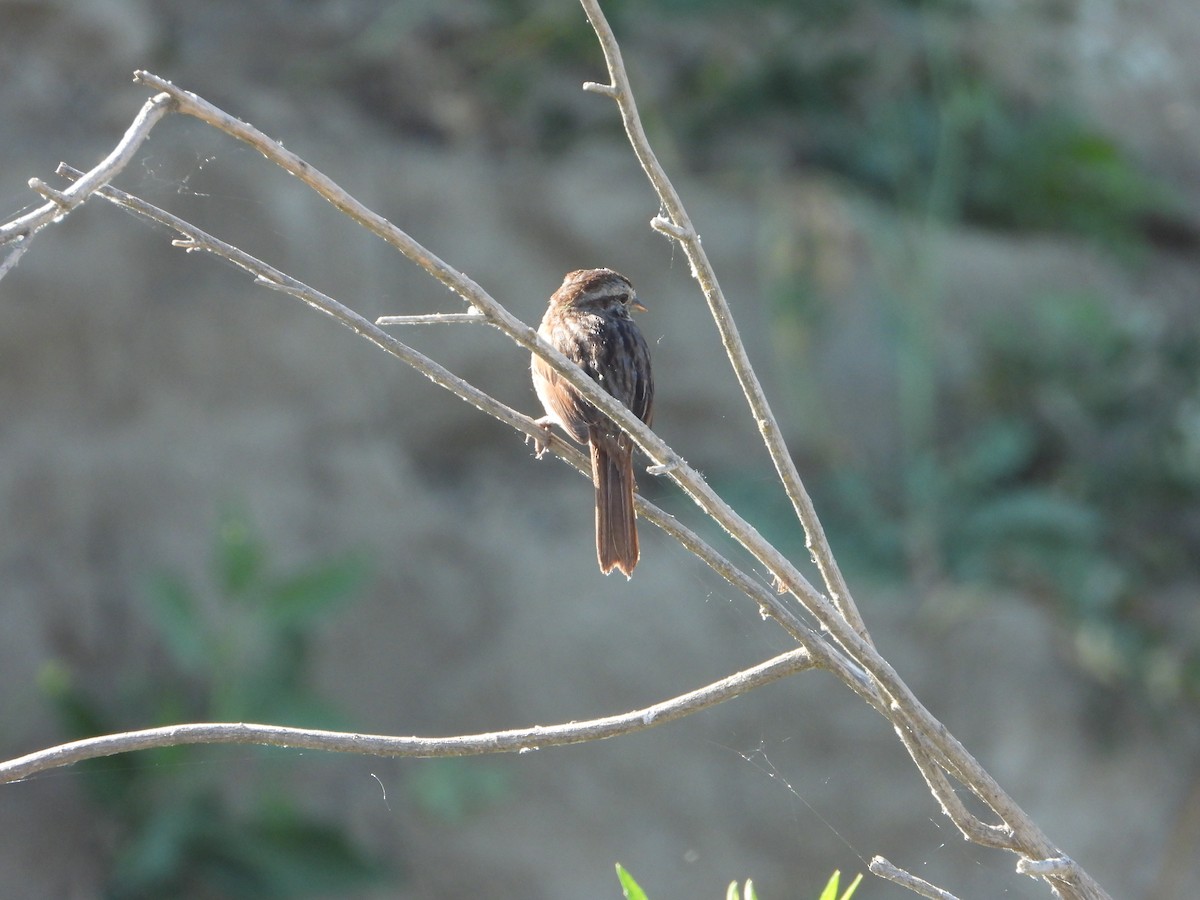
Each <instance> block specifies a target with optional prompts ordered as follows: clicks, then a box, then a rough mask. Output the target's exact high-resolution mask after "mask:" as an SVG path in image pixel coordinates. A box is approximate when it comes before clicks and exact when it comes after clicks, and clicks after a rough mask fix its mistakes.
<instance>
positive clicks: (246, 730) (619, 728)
mask: <svg viewBox="0 0 1200 900" xmlns="http://www.w3.org/2000/svg"><path fill="white" fill-rule="evenodd" d="M815 665H816V663H815V662H814V660H813V659H812V657H811V656H809V654H808V652H807V651H805V650H804V649H803V648H799V649H796V650H791V651H789V652H787V653H784V654H782V655H780V656H776V657H775V658H773V659H769V660H767V661H766V662H763V663H759V664H758V665H757V666H753V667H752V668H749V669H745V670H743V671H741V672H737V673H735V674H733V675H730V676H728V677H726V678H722V679H721V680H720V681H714V682H713V683H712V684H709V685H706V686H705V687H702V688H699V689H698V690H695V691H690V692H688V693H686V694H681V695H680V696H678V697H673V698H671V699H670V700H665V701H663V702H662V703H655V704H654V705H653V706H647V707H645V708H644V709H635V710H633V711H632V712H627V713H622V714H621V715H619V716H606V717H604V718H600V719H591V720H589V721H586V722H566V723H563V724H561V725H534V726H532V727H530V728H515V729H512V730H510V731H493V732H490V733H488V734H468V735H459V736H457V737H442V738H423V737H395V736H392V735H383V734H351V733H347V732H341V731H321V730H318V729H311V728H285V727H283V726H279V725H253V724H248V723H244V722H215V723H211V724H210V723H204V724H196V725H168V726H166V727H164V728H148V729H146V730H144V731H129V732H125V733H123V734H111V735H105V736H103V737H95V738H86V739H84V740H81V741H72V742H71V743H69V744H60V745H58V746H57V747H49V748H47V749H45V750H39V751H37V752H36V753H30V754H28V755H27V756H21V757H18V758H17V759H11V760H8V761H7V762H3V763H0V784H5V783H8V782H12V781H20V780H21V779H23V778H28V777H30V776H31V775H35V774H37V773H38V772H45V771H46V770H48V769H55V768H58V767H60V766H69V765H71V764H73V763H77V762H81V761H83V760H85V759H96V758H97V757H101V756H112V755H114V754H117V753H129V752H131V751H134V750H148V749H150V748H153V747H174V746H178V745H180V744H263V745H269V746H272V747H298V748H303V749H307V750H327V751H330V752H334V753H361V754H364V755H367V756H393V757H395V756H415V757H435V756H480V755H483V754H488V753H522V752H528V751H530V750H538V749H541V748H543V747H561V746H564V745H566V744H581V743H584V742H586V741H600V740H606V739H608V738H612V737H617V736H619V735H623V734H633V733H634V732H637V731H644V730H645V729H647V728H651V727H653V726H655V725H660V724H663V723H665V722H673V721H674V720H676V719H681V718H683V717H684V716H689V715H691V714H692V713H695V712H699V711H700V710H702V709H708V708H709V707H710V706H715V705H716V704H718V703H723V702H724V701H726V700H731V699H733V698H734V697H737V696H739V695H741V694H744V693H746V692H747V691H751V690H754V689H755V688H757V687H761V686H762V685H764V684H769V683H771V682H772V681H778V680H779V679H780V678H785V677H787V676H788V675H794V674H795V673H797V672H801V671H804V670H806V669H811V668H813V667H814V666H815Z"/></svg>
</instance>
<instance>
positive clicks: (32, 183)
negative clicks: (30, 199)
mask: <svg viewBox="0 0 1200 900" xmlns="http://www.w3.org/2000/svg"><path fill="white" fill-rule="evenodd" d="M29 189H30V190H31V191H33V192H34V193H35V194H40V195H41V196H42V197H45V198H46V199H47V200H49V201H50V202H51V203H53V204H54V205H55V206H57V207H58V208H59V209H70V204H69V203H68V202H67V198H66V195H65V194H63V192H62V191H60V190H57V189H55V188H52V187H50V185H48V184H46V182H44V181H42V179H40V178H30V179H29Z"/></svg>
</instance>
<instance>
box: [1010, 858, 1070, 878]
mask: <svg viewBox="0 0 1200 900" xmlns="http://www.w3.org/2000/svg"><path fill="white" fill-rule="evenodd" d="M1017 871H1018V872H1020V873H1021V874H1022V875H1028V876H1030V877H1031V878H1045V877H1047V876H1054V875H1070V874H1071V873H1073V872H1074V871H1075V861H1074V860H1073V859H1071V857H1069V856H1055V857H1052V858H1051V859H1030V858H1029V857H1028V856H1022V857H1021V858H1020V859H1019V860H1017Z"/></svg>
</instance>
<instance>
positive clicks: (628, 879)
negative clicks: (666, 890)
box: [617, 863, 649, 900]
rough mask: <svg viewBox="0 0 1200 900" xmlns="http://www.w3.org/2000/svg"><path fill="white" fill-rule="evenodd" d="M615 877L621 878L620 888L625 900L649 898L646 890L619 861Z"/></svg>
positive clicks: (647, 899) (644, 899)
mask: <svg viewBox="0 0 1200 900" xmlns="http://www.w3.org/2000/svg"><path fill="white" fill-rule="evenodd" d="M617 878H619V879H620V880H621V890H622V891H623V892H624V893H625V900H649V898H648V897H647V896H646V892H645V891H643V890H642V888H641V886H640V885H639V884H638V883H637V882H636V881H634V880H633V876H632V875H630V874H629V873H628V872H626V871H625V868H624V867H623V866H622V865H621V864H620V863H617Z"/></svg>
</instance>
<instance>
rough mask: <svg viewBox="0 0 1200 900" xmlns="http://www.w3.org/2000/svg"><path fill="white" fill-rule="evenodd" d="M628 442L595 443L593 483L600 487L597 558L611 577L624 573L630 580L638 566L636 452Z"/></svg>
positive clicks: (597, 505) (597, 509)
mask: <svg viewBox="0 0 1200 900" xmlns="http://www.w3.org/2000/svg"><path fill="white" fill-rule="evenodd" d="M627 440H628V439H626V440H617V441H613V442H612V444H611V445H609V446H603V445H605V444H609V442H608V441H604V440H603V439H601V440H592V441H590V442H589V443H590V444H591V449H592V480H593V481H594V482H595V485H596V557H597V559H598V560H599V561H600V571H601V572H603V573H604V574H605V575H607V574H608V573H609V572H611V571H612V570H613V569H620V570H621V573H622V574H623V575H625V577H626V578H628V577H629V576H630V575H632V574H633V567H634V566H636V565H637V562H638V555H639V551H638V536H637V525H636V520H635V518H634V512H633V450H632V448H631V447H629V446H628V445H627Z"/></svg>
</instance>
